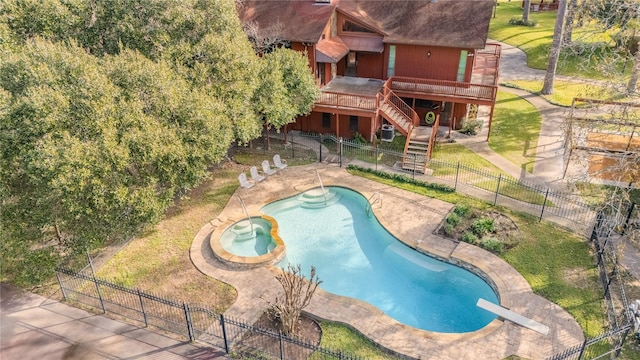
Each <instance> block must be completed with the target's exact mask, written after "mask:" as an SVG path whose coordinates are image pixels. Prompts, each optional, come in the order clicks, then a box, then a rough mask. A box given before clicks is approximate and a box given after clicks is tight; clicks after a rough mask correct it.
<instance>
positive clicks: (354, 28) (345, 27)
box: [342, 20, 373, 34]
mask: <svg viewBox="0 0 640 360" xmlns="http://www.w3.org/2000/svg"><path fill="white" fill-rule="evenodd" d="M342 31H350V32H360V33H370V34H371V33H373V31H371V30H369V29H367V28H365V27H364V26H361V25H358V24H356V23H354V22H351V21H349V20H345V22H344V24H342Z"/></svg>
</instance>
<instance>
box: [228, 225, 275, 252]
mask: <svg viewBox="0 0 640 360" xmlns="http://www.w3.org/2000/svg"><path fill="white" fill-rule="evenodd" d="M270 231H271V223H270V222H269V221H268V220H265V219H262V218H259V217H252V218H251V222H249V220H248V219H245V220H242V221H238V222H237V223H235V224H233V225H232V226H230V227H229V228H228V229H226V230H225V231H224V232H223V233H222V236H220V244H221V245H222V248H223V249H225V250H227V251H228V252H230V253H232V254H234V255H238V256H260V255H264V254H266V253H268V252H270V251H271V250H273V249H274V248H275V247H276V242H275V241H274V240H273V238H271V234H270Z"/></svg>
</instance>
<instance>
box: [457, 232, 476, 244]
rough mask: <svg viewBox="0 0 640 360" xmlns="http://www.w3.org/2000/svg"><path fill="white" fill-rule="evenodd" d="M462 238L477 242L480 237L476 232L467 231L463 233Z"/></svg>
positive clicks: (467, 241) (470, 242)
mask: <svg viewBox="0 0 640 360" xmlns="http://www.w3.org/2000/svg"><path fill="white" fill-rule="evenodd" d="M460 240H462V241H464V242H466V243H469V244H475V243H476V242H477V241H478V237H477V236H476V235H475V234H474V233H472V232H469V231H467V232H466V233H464V234H462V237H461V238H460Z"/></svg>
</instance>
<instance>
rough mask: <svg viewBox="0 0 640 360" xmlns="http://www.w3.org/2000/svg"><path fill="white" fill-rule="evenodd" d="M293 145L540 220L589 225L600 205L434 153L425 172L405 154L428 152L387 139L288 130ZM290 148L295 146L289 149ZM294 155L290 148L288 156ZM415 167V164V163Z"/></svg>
mask: <svg viewBox="0 0 640 360" xmlns="http://www.w3.org/2000/svg"><path fill="white" fill-rule="evenodd" d="M270 137H273V138H276V139H279V140H283V139H284V134H282V133H271V134H270ZM287 143H289V144H290V145H289V146H290V147H291V149H293V148H295V147H298V148H299V149H298V150H297V151H298V152H300V148H304V147H306V148H309V149H312V150H314V152H315V153H316V159H317V160H318V161H324V162H330V163H338V164H340V166H346V165H350V164H352V165H357V166H360V167H366V168H371V169H375V170H378V171H384V172H390V173H400V174H405V175H406V176H408V177H411V178H414V179H421V180H424V181H429V182H436V183H441V184H445V185H448V186H451V187H453V188H455V189H456V191H459V192H462V193H465V194H468V195H471V196H473V197H476V198H479V199H483V200H485V201H487V202H490V203H492V204H494V205H503V206H505V207H509V208H515V209H518V210H520V211H524V212H527V213H529V214H531V215H533V216H537V217H539V219H540V220H542V219H546V220H550V221H553V222H555V223H557V224H560V225H562V226H565V227H568V228H572V229H579V230H586V229H589V228H590V227H591V226H592V225H593V222H594V219H595V209H594V208H593V206H591V205H589V204H586V203H584V202H583V201H582V199H581V198H580V197H579V196H577V195H575V194H572V193H570V192H568V191H567V192H563V191H560V190H557V189H552V188H549V187H547V186H544V185H541V184H537V183H534V182H531V181H526V180H522V179H515V178H513V177H511V176H508V175H503V174H498V173H492V172H490V171H487V170H484V169H481V168H478V167H475V166H473V165H469V164H462V163H460V162H450V161H446V160H438V159H431V160H430V161H429V162H428V165H427V170H426V172H425V173H424V174H423V173H421V172H417V171H410V170H404V169H402V166H401V164H402V162H403V160H404V161H405V162H408V163H412V162H413V163H419V162H420V157H424V155H414V154H407V155H405V154H403V150H400V149H399V148H396V149H394V148H392V147H390V146H389V145H387V144H385V143H382V144H380V145H379V146H377V147H373V146H371V145H369V144H365V143H360V142H357V141H353V140H345V139H341V138H336V137H335V136H333V135H322V134H308V133H297V132H292V133H289V134H287ZM290 151H291V150H290ZM286 155H291V154H287V153H286V152H285V154H284V156H286ZM414 168H415V167H414Z"/></svg>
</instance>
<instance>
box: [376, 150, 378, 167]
mask: <svg viewBox="0 0 640 360" xmlns="http://www.w3.org/2000/svg"><path fill="white" fill-rule="evenodd" d="M376 171H378V147H377V146H376Z"/></svg>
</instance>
